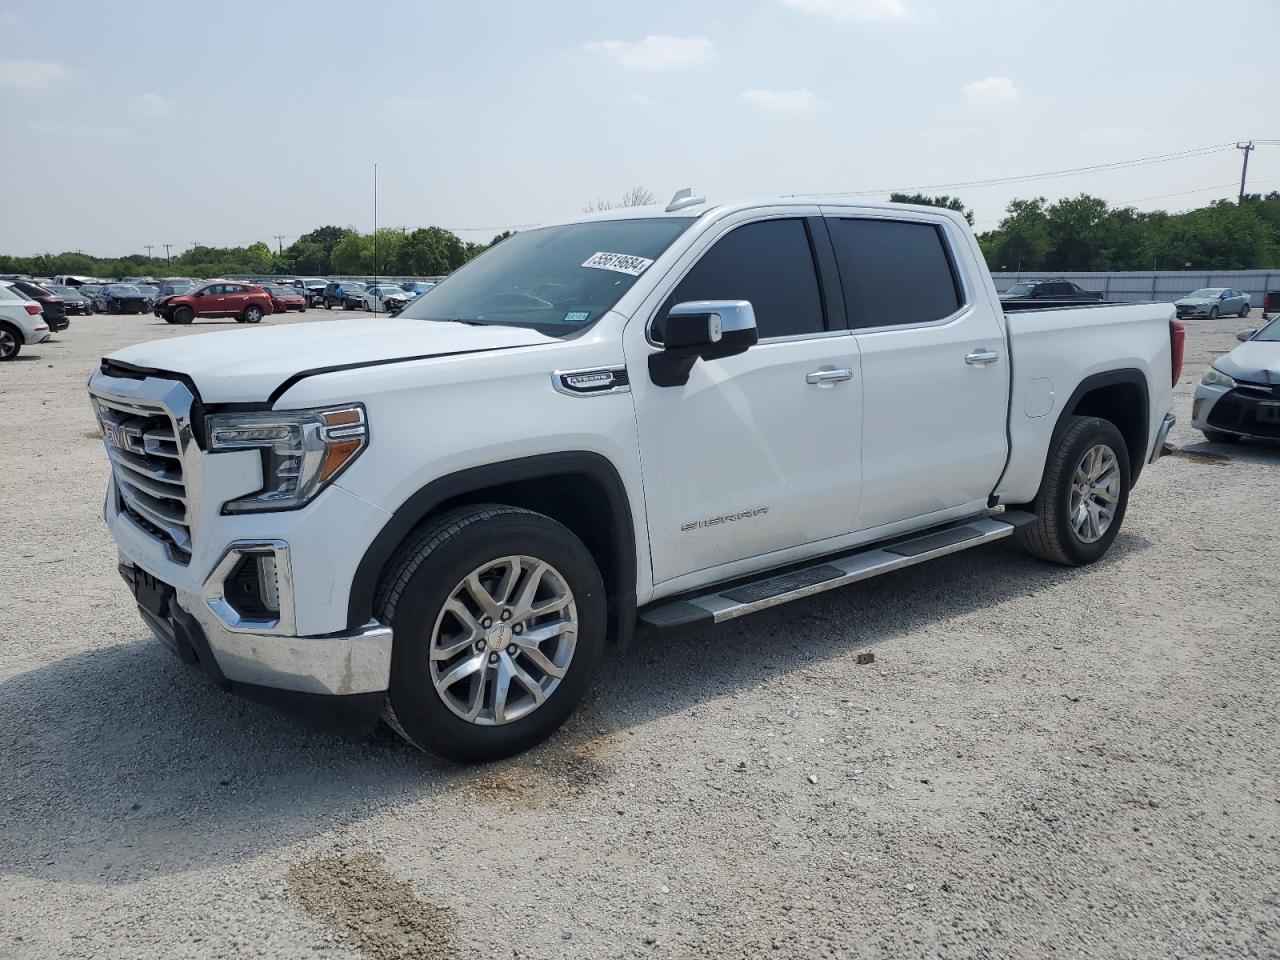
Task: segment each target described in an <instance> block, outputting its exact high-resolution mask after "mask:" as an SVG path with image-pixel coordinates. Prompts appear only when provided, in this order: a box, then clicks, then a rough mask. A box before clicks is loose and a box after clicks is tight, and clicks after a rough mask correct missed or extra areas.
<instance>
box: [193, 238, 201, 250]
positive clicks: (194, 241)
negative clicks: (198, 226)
mask: <svg viewBox="0 0 1280 960" xmlns="http://www.w3.org/2000/svg"><path fill="white" fill-rule="evenodd" d="M198 246H200V241H199V240H192V241H191V249H192V250H194V249H195V248H196V247H198Z"/></svg>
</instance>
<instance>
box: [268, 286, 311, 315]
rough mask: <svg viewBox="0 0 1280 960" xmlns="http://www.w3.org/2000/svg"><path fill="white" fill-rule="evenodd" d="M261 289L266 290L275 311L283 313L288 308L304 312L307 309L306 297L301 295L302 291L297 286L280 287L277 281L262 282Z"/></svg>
mask: <svg viewBox="0 0 1280 960" xmlns="http://www.w3.org/2000/svg"><path fill="white" fill-rule="evenodd" d="M262 289H263V290H265V291H267V293H268V295H269V296H270V297H271V306H272V307H273V308H274V309H275V312H276V313H285V312H287V311H289V310H300V311H302V312H303V313H305V312H306V310H307V298H306V297H304V296H303V295H302V291H301V290H299V289H298V288H297V287H282V286H281V285H280V284H278V283H264V284H263V285H262Z"/></svg>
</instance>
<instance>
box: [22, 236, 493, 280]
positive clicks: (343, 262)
mask: <svg viewBox="0 0 1280 960" xmlns="http://www.w3.org/2000/svg"><path fill="white" fill-rule="evenodd" d="M510 235H511V234H510V231H507V232H505V233H500V234H498V235H497V236H496V237H494V238H493V239H492V240H491V241H490V242H489V243H472V242H468V241H464V240H462V239H461V238H460V237H458V236H457V234H455V233H453V232H452V231H450V230H446V229H444V228H443V227H422V228H419V229H417V230H397V229H391V228H383V229H381V230H379V231H378V232H377V236H376V241H377V242H376V248H375V236H374V234H372V233H361V232H360V231H358V230H355V229H352V228H351V227H334V226H326V227H318V228H317V229H315V230H312V231H311V232H310V233H305V234H303V235H302V236H300V237H299V238H298V239H297V240H295V241H294V242H293V243H291V244H289V246H287V247H284V248H283V249H277V250H272V249H271V248H270V247H269V246H267V244H265V243H263V242H261V241H259V242H258V243H253V244H250V245H249V246H247V247H209V246H203V245H197V246H194V247H192V248H191V249H189V250H186V251H184V252H182V253H180V254H177V255H175V256H174V257H172V258H171V259H170V260H168V261H167V262H166V260H165V258H164V257H147V256H145V255H143V254H134V255H131V256H127V257H94V256H89V255H88V254H83V253H75V252H68V253H58V254H47V253H46V254H39V255H37V256H34V257H13V256H5V255H3V254H0V273H23V274H29V275H31V276H36V277H52V276H55V275H57V274H63V273H69V274H73V275H85V276H92V277H136V276H193V277H221V276H228V275H231V274H252V275H255V276H258V275H261V276H271V275H276V276H318V277H327V276H334V275H346V276H368V275H372V274H375V273H376V274H383V275H388V276H414V277H435V276H443V275H445V274H448V273H451V272H453V271H454V270H456V269H458V267H460V266H462V265H463V264H464V263H466V262H467V261H468V260H470V259H471V258H472V257H474V256H476V255H478V254H480V253H483V252H484V251H485V250H488V249H489V247H491V246H493V244H495V243H498V242H499V241H501V240H504V239H505V238H506V237H508V236H510Z"/></svg>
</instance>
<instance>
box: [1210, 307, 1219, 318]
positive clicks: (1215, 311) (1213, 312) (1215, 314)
mask: <svg viewBox="0 0 1280 960" xmlns="http://www.w3.org/2000/svg"><path fill="white" fill-rule="evenodd" d="M1209 319H1210V320H1217V319H1218V308H1217V307H1210V308H1209Z"/></svg>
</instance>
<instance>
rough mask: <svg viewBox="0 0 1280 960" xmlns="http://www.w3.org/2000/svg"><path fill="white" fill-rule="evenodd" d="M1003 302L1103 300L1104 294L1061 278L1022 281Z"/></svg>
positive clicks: (1004, 297)
mask: <svg viewBox="0 0 1280 960" xmlns="http://www.w3.org/2000/svg"><path fill="white" fill-rule="evenodd" d="M1000 299H1001V300H1061V301H1066V302H1072V301H1077V300H1101V299H1102V294H1100V293H1094V292H1093V291H1091V290H1085V289H1084V288H1083V287H1081V286H1079V285H1077V284H1074V283H1072V282H1071V281H1070V280H1063V279H1061V278H1058V279H1055V280H1022V281H1019V282H1018V283H1015V284H1014V285H1013V286H1011V287H1010V288H1009V289H1008V290H1006V291H1005V292H1004V293H1002V294H1000Z"/></svg>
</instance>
